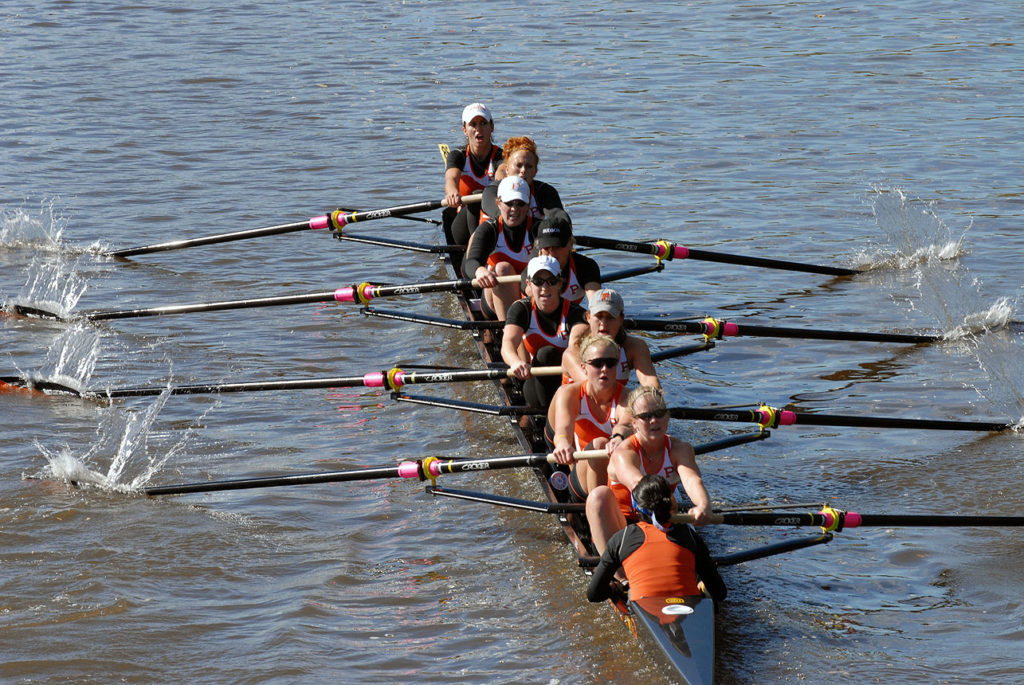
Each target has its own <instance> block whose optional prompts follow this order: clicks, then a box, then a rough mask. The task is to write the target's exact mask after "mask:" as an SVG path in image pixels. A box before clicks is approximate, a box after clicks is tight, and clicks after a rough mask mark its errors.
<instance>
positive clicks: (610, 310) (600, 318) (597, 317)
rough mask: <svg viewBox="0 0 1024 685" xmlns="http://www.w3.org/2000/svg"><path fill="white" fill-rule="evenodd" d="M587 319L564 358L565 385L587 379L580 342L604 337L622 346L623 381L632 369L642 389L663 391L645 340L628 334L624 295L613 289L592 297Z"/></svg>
mask: <svg viewBox="0 0 1024 685" xmlns="http://www.w3.org/2000/svg"><path fill="white" fill-rule="evenodd" d="M584 318H585V319H586V325H580V326H576V327H575V328H573V329H572V331H571V332H570V333H569V347H568V348H567V349H566V352H565V356H564V357H563V358H562V368H563V369H565V376H563V378H562V380H563V382H569V381H580V380H583V379H584V378H586V369H584V368H583V365H582V364H581V362H580V357H579V355H578V354H577V352H576V350H577V349H579V341H580V340H582V339H583V338H584V337H586V336H588V335H597V334H600V335H607V336H608V337H609V338H611V339H613V340H614V341H615V342H617V343H618V344H619V347H620V352H619V364H618V366H617V367H616V374H617V377H618V379H619V380H620V381H622V382H623V383H625V382H626V381H628V380H629V372H630V370H631V369H632V370H634V371H636V379H637V381H638V382H639V383H640V385H650V386H653V387H656V388H660V387H661V383H660V382H659V381H658V376H657V372H656V371H655V370H654V362H653V361H651V349H650V348H649V347H648V346H647V343H646V342H644V341H643V339H642V338H638V337H637V336H635V335H630V334H628V333H627V332H626V328H625V326H624V324H625V322H626V314H625V306H624V304H623V302H622V296H621V295H619V294H618V293H617V292H615V291H614V290H611V289H609V288H604V289H602V290H598V291H596V292H594V293H593V294H592V295H591V296H590V300H589V306H588V310H587V312H586V313H585V314H584Z"/></svg>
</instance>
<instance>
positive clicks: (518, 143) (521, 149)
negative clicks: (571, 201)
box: [480, 136, 562, 219]
mask: <svg viewBox="0 0 1024 685" xmlns="http://www.w3.org/2000/svg"><path fill="white" fill-rule="evenodd" d="M502 157H503V159H504V161H503V162H502V163H501V164H500V165H499V166H498V169H497V171H495V173H494V180H495V182H498V181H501V179H503V178H505V177H506V176H520V177H522V178H525V179H526V182H527V183H529V184H530V194H531V199H530V215H531V216H533V218H534V219H542V218H544V216H546V215H547V213H548V212H550V211H551V210H553V209H562V198H561V197H560V196H559V195H558V191H557V190H555V188H554V186H552V185H551V184H549V183H545V182H543V181H538V180H537V167H538V165H539V164H540V157H539V156H538V155H537V144H536V143H535V142H533V140H532V139H531V138H527V137H526V136H515V137H512V138H509V139H508V140H507V141H505V147H504V148H502ZM495 190H496V188H495V187H494V186H493V185H492V186H488V187H487V188H484V190H483V198H482V199H481V201H480V216H481V219H483V218H486V217H492V216H497V215H498V206H497V202H496V200H497V197H496V195H495Z"/></svg>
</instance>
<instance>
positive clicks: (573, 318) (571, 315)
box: [565, 304, 589, 331]
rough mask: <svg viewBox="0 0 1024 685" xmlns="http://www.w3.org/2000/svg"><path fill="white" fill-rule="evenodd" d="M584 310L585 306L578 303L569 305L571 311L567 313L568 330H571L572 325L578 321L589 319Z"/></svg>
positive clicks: (582, 321) (585, 321)
mask: <svg viewBox="0 0 1024 685" xmlns="http://www.w3.org/2000/svg"><path fill="white" fill-rule="evenodd" d="M583 312H584V310H583V307H581V306H579V305H578V304H571V305H569V312H568V313H567V314H566V315H565V325H566V328H567V329H568V330H570V331H571V330H572V327H573V326H575V325H576V324H578V323H582V324H585V323H587V319H586V318H585V317H584V314H583ZM588 325H589V324H588Z"/></svg>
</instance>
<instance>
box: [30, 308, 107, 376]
mask: <svg viewBox="0 0 1024 685" xmlns="http://www.w3.org/2000/svg"><path fill="white" fill-rule="evenodd" d="M99 352H100V333H99V331H97V330H96V329H94V328H91V327H89V326H88V325H86V324H85V323H75V324H72V325H71V326H70V327H69V328H67V329H66V330H64V331H61V333H60V335H58V336H57V338H56V339H55V340H54V341H53V344H52V345H50V347H49V349H47V351H46V361H44V362H43V365H42V366H41V367H40V368H39V369H37V370H35V371H23V370H22V369H18V375H19V376H21V377H22V378H23V379H24V380H26V381H32V382H34V383H36V384H38V383H40V382H42V381H49V382H52V383H59V384H60V385H64V386H67V387H69V388H71V389H72V390H77V391H78V392H80V393H81V392H85V389H86V388H87V387H88V385H89V381H90V380H91V379H92V374H93V371H94V370H95V368H96V360H97V359H98V358H99Z"/></svg>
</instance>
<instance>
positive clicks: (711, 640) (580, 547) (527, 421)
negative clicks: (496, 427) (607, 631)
mask: <svg viewBox="0 0 1024 685" xmlns="http://www.w3.org/2000/svg"><path fill="white" fill-rule="evenodd" d="M442 239H443V234H442ZM444 262H445V268H446V269H447V270H448V272H449V276H450V277H451V278H453V279H456V278H459V277H460V274H459V272H458V271H459V256H458V255H457V254H454V253H452V252H448V253H446V254H445V257H444ZM458 301H459V305H460V306H461V309H462V312H463V315H464V316H465V317H466V318H467V319H468V320H470V321H482V320H485V317H484V316H483V314H482V312H481V308H480V301H479V299H478V298H477V297H475V293H474V292H473V291H463V292H461V293H459V296H458ZM472 331H473V338H474V342H475V343H476V346H477V350H478V352H479V354H480V357H481V358H482V360H483V361H484V362H485V363H486V364H488V365H491V364H502V363H503V362H502V360H501V356H500V334H499V333H497V332H496V331H494V330H491V329H484V328H475V329H472ZM495 385H496V387H497V388H498V392H499V394H500V396H501V398H502V401H503V402H504V404H505V405H506V406H507V407H510V408H511V407H521V406H522V405H523V404H524V400H523V397H522V394H521V391H520V388H519V384H518V382H516V381H514V380H512V379H505V380H502V381H496V383H495ZM507 416H508V425H509V428H510V429H511V430H512V432H513V434H514V435H515V437H516V439H517V441H518V442H519V444H520V446H521V447H522V449H523V450H525V451H528V452H547V446H546V445H545V443H544V439H543V432H542V430H543V424H542V423H541V420H542V419H541V418H540V417H538V416H536V415H532V414H522V415H517V414H516V413H512V412H510V413H509V414H507ZM760 437H761V436H756V437H752V438H750V439H758V438H760ZM746 440H747V438H740V441H746ZM729 442H730V443H734V442H736V440H730V441H729ZM533 473H534V476H535V477H536V481H537V484H538V485H539V486H540V489H541V491H542V492H543V496H544V498H545V499H546V500H547V501H548V502H549V503H551V504H564V503H566V502H567V501H568V489H567V487H566V485H567V479H566V478H565V474H564V473H562V472H560V471H558V470H555V469H553V468H552V467H551V466H550V465H548V464H544V465H543V466H538V467H534V468H533ZM432 490H433V491H434V494H443V492H442V491H441V489H440V488H437V487H434V488H432ZM565 509H566V510H565V511H563V512H561V513H558V514H557V515H556V516H557V520H558V523H559V525H560V526H561V528H562V531H563V533H564V534H565V537H566V538H567V539H568V541H569V543H570V545H571V546H572V547H573V549H574V550H575V551H576V554H577V560H578V563H579V565H580V567H581V568H590V567H593V566H594V565H595V564H596V561H597V558H596V556H595V549H594V546H593V544H592V543H591V540H590V533H589V527H588V524H587V520H586V516H585V515H584V513H583V511H582V506H580V505H576V506H575V507H572V506H570V507H566V508H565ZM609 603H610V604H611V606H612V607H614V610H615V614H616V615H617V616H618V617H619V618H620V619H621V620H622V622H623V623H624V624H625V626H626V627H627V628H628V629H629V631H630V633H632V634H633V636H634V637H636V638H638V639H640V640H644V641H646V643H647V644H648V645H649V646H650V647H651V649H649V651H650V652H652V654H653V655H654V656H655V657H656V658H657V659H658V660H659V661H661V663H662V664H663V666H664V667H665V668H668V669H671V670H670V671H669V672H670V673H673V674H675V675H677V676H678V678H679V679H680V680H681V682H684V683H692V684H694V685H696V684H698V683H711V682H712V681H713V679H714V660H715V607H714V602H713V600H712V599H711V598H710V597H707V596H687V597H647V598H644V599H642V600H640V601H630V600H629V598H628V596H627V595H626V593H625V592H624V591H622V590H621V588H619V589H617V591H616V592H615V593H614V594H613V596H612V598H611V599H610V600H609Z"/></svg>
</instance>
